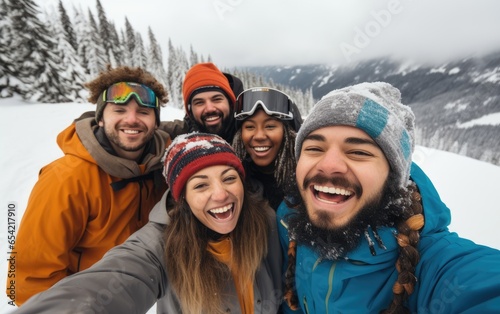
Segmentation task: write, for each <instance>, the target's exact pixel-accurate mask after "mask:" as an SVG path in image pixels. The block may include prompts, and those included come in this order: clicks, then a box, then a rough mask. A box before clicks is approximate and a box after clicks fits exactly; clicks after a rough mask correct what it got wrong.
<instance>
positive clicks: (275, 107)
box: [234, 87, 293, 120]
mask: <svg viewBox="0 0 500 314" xmlns="http://www.w3.org/2000/svg"><path fill="white" fill-rule="evenodd" d="M291 106H292V100H291V99H290V97H288V95H286V94H285V93H283V92H280V91H279V90H276V89H273V88H268V87H255V88H250V89H247V90H245V91H243V92H242V93H241V94H239V95H238V98H237V99H236V111H235V113H234V118H235V119H236V120H244V119H246V118H248V117H250V116H252V115H253V114H254V113H255V111H256V110H257V108H259V107H261V108H262V109H263V110H264V111H265V112H266V113H267V114H268V115H270V116H273V117H276V118H278V119H280V120H292V119H293V114H292V111H291Z"/></svg>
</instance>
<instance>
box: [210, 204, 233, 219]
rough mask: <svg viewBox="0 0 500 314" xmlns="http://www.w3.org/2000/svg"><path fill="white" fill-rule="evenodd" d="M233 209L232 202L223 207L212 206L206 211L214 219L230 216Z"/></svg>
mask: <svg viewBox="0 0 500 314" xmlns="http://www.w3.org/2000/svg"><path fill="white" fill-rule="evenodd" d="M233 210H234V204H229V205H226V206H224V207H219V208H214V209H211V210H209V211H208V213H209V214H210V215H211V216H213V217H214V218H215V219H227V218H229V217H230V216H231V214H232V213H233Z"/></svg>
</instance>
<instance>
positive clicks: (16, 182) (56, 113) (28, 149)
mask: <svg viewBox="0 0 500 314" xmlns="http://www.w3.org/2000/svg"><path fill="white" fill-rule="evenodd" d="M94 108H95V107H94V106H93V105H91V104H79V103H74V104H67V103H66V104H31V103H26V102H24V101H22V100H20V99H1V100H0V116H1V117H2V118H3V120H4V121H3V123H2V124H1V126H0V131H1V134H2V136H1V138H0V152H1V155H0V169H1V178H2V179H1V181H0V200H1V204H2V206H3V208H4V209H2V210H1V215H3V217H0V248H1V250H0V252H1V254H2V255H1V257H0V260H1V261H0V287H3V285H4V283H5V280H6V273H7V272H6V271H7V267H8V264H7V258H8V255H7V252H9V249H8V246H7V245H8V243H7V235H8V233H7V231H8V216H7V215H8V207H9V204H15V207H16V217H15V218H16V223H17V225H19V223H20V221H21V216H22V214H23V211H24V208H25V207H26V203H27V200H28V197H29V194H30V191H31V188H32V187H33V185H34V184H35V182H36V180H37V174H38V171H39V170H40V168H41V167H42V166H44V165H45V164H47V163H49V162H51V161H52V160H54V159H56V158H58V157H61V156H62V153H61V151H60V150H59V148H58V147H57V144H56V136H57V134H58V133H59V132H60V131H61V130H63V129H64V128H65V127H66V126H67V125H68V124H70V123H71V122H72V120H73V119H74V118H76V117H77V116H79V115H80V114H81V113H83V112H85V111H88V110H93V109H94ZM182 116H183V112H182V111H181V110H178V109H172V108H168V107H167V108H164V109H162V114H161V117H162V120H173V119H181V118H182ZM414 160H415V162H416V163H417V164H419V165H420V166H421V167H422V168H423V169H424V171H425V172H426V173H427V174H428V176H429V177H430V178H431V180H432V181H433V182H434V184H435V185H436V187H437V189H438V191H439V192H440V195H441V197H442V199H443V200H444V202H445V203H446V204H447V205H448V207H450V209H451V210H452V224H451V226H450V229H451V230H452V231H456V232H458V234H459V235H460V236H462V237H465V238H469V239H471V240H473V241H475V242H477V243H480V244H484V245H488V246H492V247H495V248H499V249H500V237H498V235H497V234H496V232H495V231H496V227H497V226H498V225H499V224H500V202H499V201H498V200H497V196H498V191H500V190H499V187H500V183H499V181H500V167H498V166H494V165H491V164H488V163H485V162H480V161H477V160H474V159H470V158H467V157H463V156H459V155H455V154H451V153H447V152H443V151H438V150H434V149H428V148H425V147H420V146H418V147H417V149H416V151H415V154H414ZM11 207H12V205H11ZM0 291H3V289H2V290H0ZM8 301H9V299H8V298H7V297H5V296H4V294H3V293H2V296H1V297H0V313H9V312H10V311H12V310H13V307H12V306H10V305H8ZM150 313H154V310H150Z"/></svg>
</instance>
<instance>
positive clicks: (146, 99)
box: [102, 82, 158, 108]
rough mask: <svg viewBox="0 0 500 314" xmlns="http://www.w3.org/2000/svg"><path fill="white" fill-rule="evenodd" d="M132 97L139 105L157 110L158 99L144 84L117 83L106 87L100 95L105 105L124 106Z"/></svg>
mask: <svg viewBox="0 0 500 314" xmlns="http://www.w3.org/2000/svg"><path fill="white" fill-rule="evenodd" d="M132 96H134V97H135V99H136V101H137V102H138V103H139V105H141V106H144V107H149V108H158V97H156V94H155V92H154V91H153V90H152V89H151V88H149V87H147V86H146V85H144V84H139V83H133V82H118V83H115V84H113V85H111V86H110V87H108V88H107V89H106V90H104V92H103V93H102V100H103V101H104V102H105V103H108V102H110V103H114V104H125V103H127V102H128V101H129V100H130V97H132Z"/></svg>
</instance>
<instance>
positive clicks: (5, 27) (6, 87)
mask: <svg viewBox="0 0 500 314" xmlns="http://www.w3.org/2000/svg"><path fill="white" fill-rule="evenodd" d="M0 16H2V18H1V19H0V98H3V97H11V96H12V95H13V92H14V90H13V87H12V86H11V84H12V78H13V77H12V73H13V68H12V54H14V53H15V51H16V50H15V49H13V47H12V46H11V43H12V29H11V27H10V19H9V15H8V14H7V4H6V3H5V1H4V0H0Z"/></svg>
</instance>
